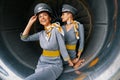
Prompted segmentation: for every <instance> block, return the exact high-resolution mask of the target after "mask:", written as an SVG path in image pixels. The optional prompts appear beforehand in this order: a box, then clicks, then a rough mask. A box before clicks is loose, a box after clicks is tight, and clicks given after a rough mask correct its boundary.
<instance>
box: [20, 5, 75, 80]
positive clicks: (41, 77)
mask: <svg viewBox="0 0 120 80" xmlns="http://www.w3.org/2000/svg"><path fill="white" fill-rule="evenodd" d="M34 13H35V14H36V15H35V16H32V17H31V18H30V20H29V22H28V24H27V26H26V28H25V30H24V32H23V33H22V35H21V39H22V40H23V41H36V40H39V43H40V46H41V47H42V48H43V53H42V54H41V56H40V58H39V60H38V64H37V67H36V69H35V73H33V74H32V75H30V76H28V77H27V78H25V80H56V79H57V78H58V77H59V76H60V74H61V73H62V71H63V64H62V60H61V57H60V55H61V56H62V57H63V59H64V60H65V61H68V63H69V65H70V66H73V64H72V62H71V60H70V57H69V55H68V53H67V50H66V48H65V44H64V41H63V36H62V34H63V32H62V29H61V27H60V26H59V25H58V24H56V23H53V24H52V23H51V17H50V14H51V13H52V10H51V8H50V7H49V6H48V5H47V4H45V3H39V4H37V5H36V7H35V9H34ZM37 17H38V19H39V22H40V24H42V25H43V26H44V28H45V30H43V31H40V32H38V33H35V34H33V35H29V31H30V29H31V27H32V24H33V23H34V22H35V21H36V19H37Z"/></svg>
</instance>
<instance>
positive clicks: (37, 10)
mask: <svg viewBox="0 0 120 80" xmlns="http://www.w3.org/2000/svg"><path fill="white" fill-rule="evenodd" d="M43 11H47V12H49V13H52V9H51V8H50V7H49V6H48V5H47V4H45V3H39V4H37V5H36V6H35V8H34V14H38V13H40V12H43Z"/></svg>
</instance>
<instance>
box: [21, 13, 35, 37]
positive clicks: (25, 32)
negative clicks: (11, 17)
mask: <svg viewBox="0 0 120 80" xmlns="http://www.w3.org/2000/svg"><path fill="white" fill-rule="evenodd" d="M36 19H37V16H36V15H34V16H32V17H31V18H30V19H29V22H28V24H27V26H26V28H25V30H24V31H23V34H22V35H28V34H29V32H30V29H31V27H32V24H33V23H34V22H35V21H36Z"/></svg>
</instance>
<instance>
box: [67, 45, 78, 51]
mask: <svg viewBox="0 0 120 80" xmlns="http://www.w3.org/2000/svg"><path fill="white" fill-rule="evenodd" d="M66 48H67V49H68V50H75V49H76V45H74V44H73V45H72V44H66Z"/></svg>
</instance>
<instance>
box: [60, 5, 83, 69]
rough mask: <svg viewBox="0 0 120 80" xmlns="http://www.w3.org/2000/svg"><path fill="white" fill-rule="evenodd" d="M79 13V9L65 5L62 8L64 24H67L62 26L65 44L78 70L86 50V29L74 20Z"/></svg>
mask: <svg viewBox="0 0 120 80" xmlns="http://www.w3.org/2000/svg"><path fill="white" fill-rule="evenodd" d="M76 13H77V9H76V8H74V7H72V6H71V5H68V4H64V5H63V7H62V16H61V18H62V22H65V23H66V24H65V25H63V26H62V28H63V30H64V34H65V36H64V37H65V44H66V48H67V50H68V53H69V55H70V57H71V58H72V62H73V63H74V68H78V67H79V66H80V64H81V63H82V62H84V59H81V60H79V58H80V56H81V53H82V51H83V49H84V27H83V25H82V24H80V23H79V22H78V21H75V20H74V17H73V16H74V15H75V14H76ZM78 41H79V47H78V49H77V52H78V53H76V45H77V42H78Z"/></svg>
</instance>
